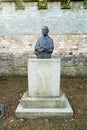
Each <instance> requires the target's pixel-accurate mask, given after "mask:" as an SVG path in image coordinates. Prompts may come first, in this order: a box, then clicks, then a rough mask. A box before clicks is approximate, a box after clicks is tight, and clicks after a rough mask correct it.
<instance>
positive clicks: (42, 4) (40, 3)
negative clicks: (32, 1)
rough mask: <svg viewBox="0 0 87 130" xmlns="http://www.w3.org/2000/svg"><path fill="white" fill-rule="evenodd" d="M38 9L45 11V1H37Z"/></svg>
mask: <svg viewBox="0 0 87 130" xmlns="http://www.w3.org/2000/svg"><path fill="white" fill-rule="evenodd" d="M38 9H47V0H38Z"/></svg>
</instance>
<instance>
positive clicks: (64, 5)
mask: <svg viewBox="0 0 87 130" xmlns="http://www.w3.org/2000/svg"><path fill="white" fill-rule="evenodd" d="M61 9H70V0H61Z"/></svg>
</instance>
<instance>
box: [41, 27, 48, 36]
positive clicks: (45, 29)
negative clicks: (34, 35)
mask: <svg viewBox="0 0 87 130" xmlns="http://www.w3.org/2000/svg"><path fill="white" fill-rule="evenodd" d="M42 34H43V36H47V35H48V29H47V28H43V29H42Z"/></svg>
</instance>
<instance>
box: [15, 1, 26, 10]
mask: <svg viewBox="0 0 87 130" xmlns="http://www.w3.org/2000/svg"><path fill="white" fill-rule="evenodd" d="M15 5H16V9H17V10H18V9H25V6H24V2H23V0H15Z"/></svg>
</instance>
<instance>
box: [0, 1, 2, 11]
mask: <svg viewBox="0 0 87 130" xmlns="http://www.w3.org/2000/svg"><path fill="white" fill-rule="evenodd" d="M1 9H2V4H1V0H0V10H1Z"/></svg>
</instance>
